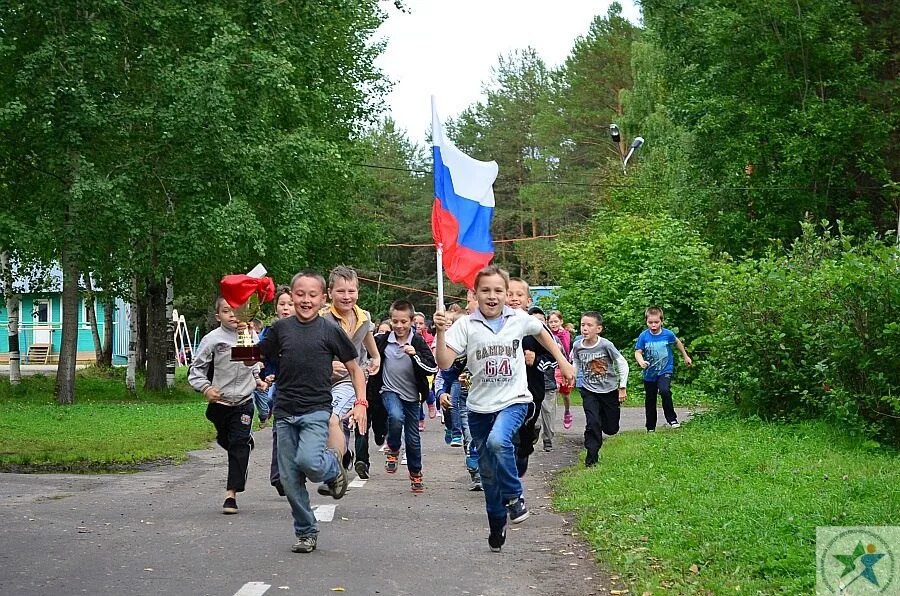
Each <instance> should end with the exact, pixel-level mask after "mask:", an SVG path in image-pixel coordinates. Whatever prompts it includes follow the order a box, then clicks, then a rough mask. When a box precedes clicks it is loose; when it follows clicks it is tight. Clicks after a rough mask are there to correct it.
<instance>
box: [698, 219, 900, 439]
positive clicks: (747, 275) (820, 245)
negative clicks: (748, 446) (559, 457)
mask: <svg viewBox="0 0 900 596" xmlns="http://www.w3.org/2000/svg"><path fill="white" fill-rule="evenodd" d="M823 227H824V230H823V231H822V232H821V233H820V234H817V233H816V229H815V227H814V226H813V225H811V224H804V225H803V233H802V236H801V237H800V238H798V239H797V241H796V242H795V243H794V245H793V246H792V247H791V248H790V249H789V250H787V251H784V250H781V251H779V250H774V249H773V250H772V251H770V252H769V254H767V255H766V256H765V257H763V258H760V259H758V260H747V261H744V262H741V263H738V264H734V265H731V266H728V267H723V269H722V273H721V276H720V277H718V279H717V281H716V282H715V284H714V290H713V292H712V295H711V297H710V301H709V303H708V307H709V312H708V315H709V321H710V324H709V326H710V335H708V336H706V337H704V338H701V339H700V340H699V342H698V343H699V344H701V345H703V346H705V347H706V348H707V349H708V350H709V358H708V364H709V365H710V366H709V367H708V368H707V372H708V373H709V374H708V375H707V376H706V380H708V381H709V382H710V384H711V386H712V387H711V388H712V389H713V390H714V391H720V392H721V393H722V394H724V395H728V396H732V397H733V398H734V399H735V401H736V403H737V405H738V407H739V409H740V410H742V411H744V412H746V413H752V414H757V415H760V416H763V417H767V418H773V417H784V418H788V419H796V418H806V417H821V416H824V417H826V418H830V419H832V420H834V421H835V422H838V423H839V424H842V425H844V426H845V427H849V428H851V429H853V430H855V431H862V432H866V433H870V434H873V435H874V436H878V437H881V438H884V439H887V440H890V441H893V442H896V441H897V440H898V439H900V395H898V392H900V367H898V366H897V364H898V362H900V284H898V282H897V280H898V272H900V259H898V256H900V255H898V252H897V249H896V248H895V247H893V246H889V245H886V244H884V243H882V242H880V241H878V240H877V239H868V240H866V241H864V242H859V243H854V241H853V238H851V237H849V236H847V235H844V234H843V233H842V232H841V231H840V227H839V229H838V231H837V232H832V231H831V229H829V228H828V227H827V225H826V224H823Z"/></svg>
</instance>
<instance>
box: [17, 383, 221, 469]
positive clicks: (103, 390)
mask: <svg viewBox="0 0 900 596" xmlns="http://www.w3.org/2000/svg"><path fill="white" fill-rule="evenodd" d="M123 374H124V373H123V372H122V371H116V370H114V371H112V372H109V373H107V372H103V371H99V370H96V369H85V370H84V371H79V373H78V376H77V380H76V403H75V404H74V405H70V406H60V405H57V404H56V402H55V401H54V399H53V389H54V383H55V379H53V378H52V377H45V376H33V377H26V378H24V379H23V381H22V384H21V385H20V386H18V387H12V386H11V385H10V384H9V381H8V380H6V379H0V408H2V411H3V416H2V417H0V436H2V437H3V441H2V443H0V469H3V470H7V471H10V470H17V471H59V470H71V471H104V470H121V469H133V468H135V467H136V466H137V465H138V464H141V463H146V462H151V461H159V460H172V461H180V460H183V459H184V457H185V454H186V452H187V451H190V450H192V449H200V448H203V447H205V446H206V444H207V443H208V442H209V441H210V440H211V439H212V438H213V436H214V434H215V433H214V430H213V427H212V425H211V424H209V422H208V421H207V420H206V418H205V417H204V412H205V407H206V406H205V404H204V402H203V400H202V399H201V398H200V397H199V396H198V395H197V393H196V392H194V391H193V390H191V389H190V388H189V387H188V386H187V383H186V381H185V380H184V378H183V376H184V372H183V371H181V374H180V375H179V379H178V381H177V383H176V387H175V388H174V389H173V390H171V391H167V392H162V393H151V392H145V391H143V390H142V389H140V388H139V389H138V391H137V392H136V394H134V395H132V394H129V393H128V391H126V389H125V382H124V377H123Z"/></svg>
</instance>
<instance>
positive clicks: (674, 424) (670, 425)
mask: <svg viewBox="0 0 900 596" xmlns="http://www.w3.org/2000/svg"><path fill="white" fill-rule="evenodd" d="M669 428H681V425H680V424H678V421H677V420H675V421H674V422H670V423H669Z"/></svg>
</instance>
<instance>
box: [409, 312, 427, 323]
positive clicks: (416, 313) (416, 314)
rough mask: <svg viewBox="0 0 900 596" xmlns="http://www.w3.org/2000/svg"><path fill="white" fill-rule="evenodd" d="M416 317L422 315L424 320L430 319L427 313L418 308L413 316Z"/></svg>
mask: <svg viewBox="0 0 900 596" xmlns="http://www.w3.org/2000/svg"><path fill="white" fill-rule="evenodd" d="M416 317H422V320H423V321H427V320H428V319H427V318H426V317H425V313H423V312H422V311H420V310H417V311H415V312H414V313H413V316H412V318H416Z"/></svg>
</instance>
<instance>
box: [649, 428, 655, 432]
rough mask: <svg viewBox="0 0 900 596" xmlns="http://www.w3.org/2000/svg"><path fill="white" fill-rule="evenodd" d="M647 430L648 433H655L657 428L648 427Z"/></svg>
mask: <svg viewBox="0 0 900 596" xmlns="http://www.w3.org/2000/svg"><path fill="white" fill-rule="evenodd" d="M647 432H648V433H655V432H656V429H655V428H648V429H647Z"/></svg>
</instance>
